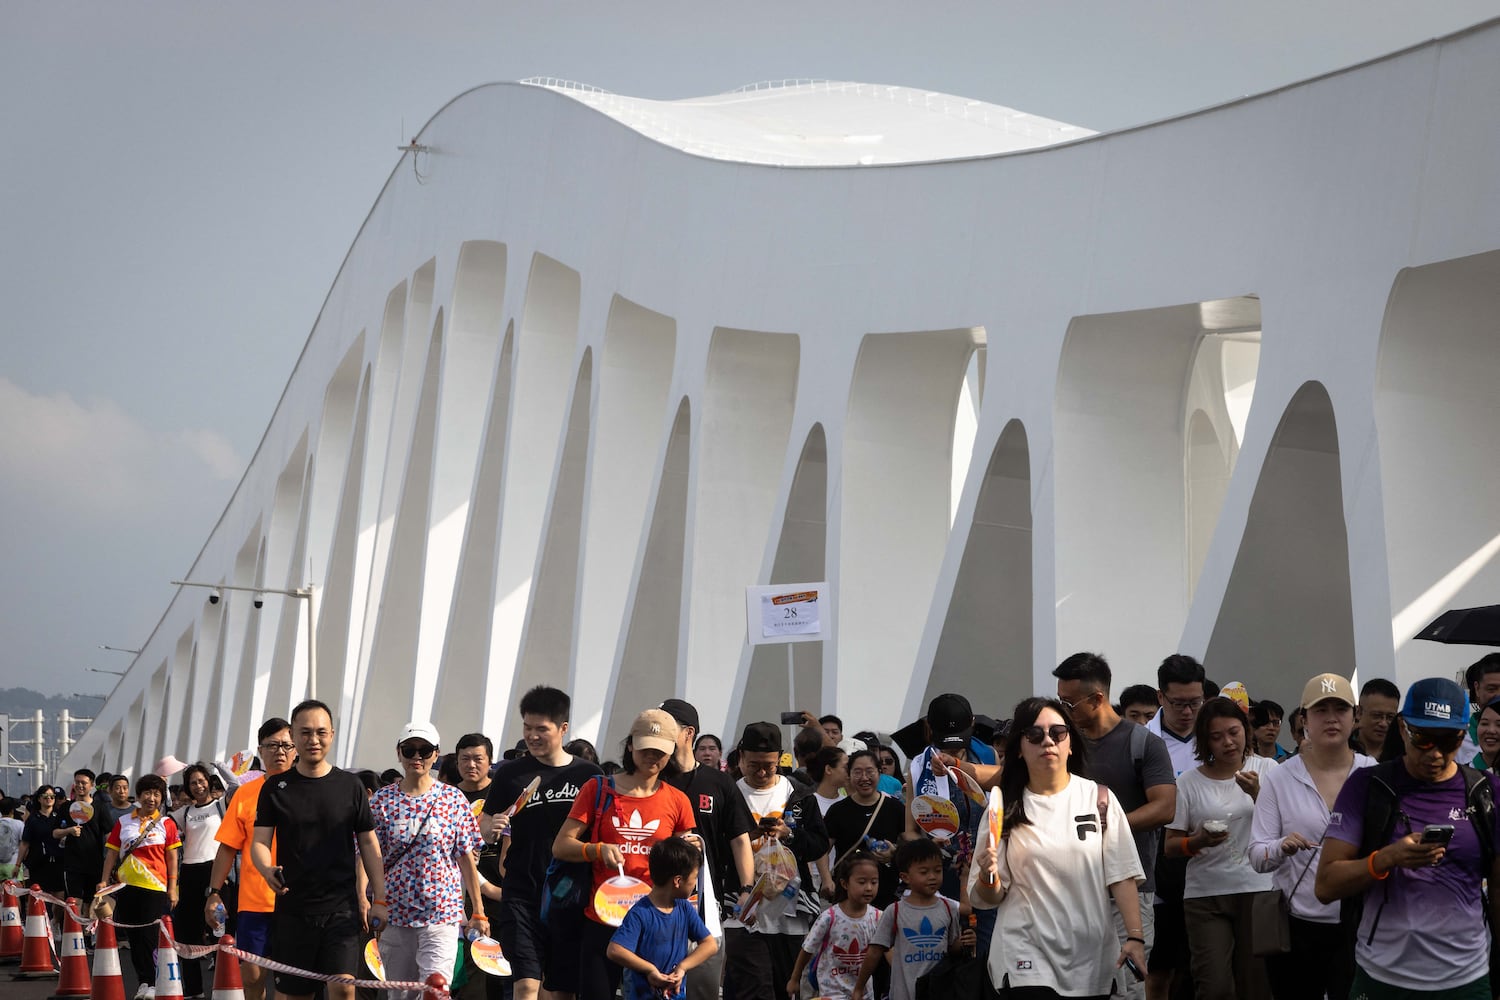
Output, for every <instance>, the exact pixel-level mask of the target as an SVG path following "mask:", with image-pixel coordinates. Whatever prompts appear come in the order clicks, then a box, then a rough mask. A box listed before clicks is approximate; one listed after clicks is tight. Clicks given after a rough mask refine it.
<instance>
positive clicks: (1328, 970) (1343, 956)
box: [1250, 674, 1375, 1000]
mask: <svg viewBox="0 0 1500 1000" xmlns="http://www.w3.org/2000/svg"><path fill="white" fill-rule="evenodd" d="M1301 704H1302V708H1304V709H1305V710H1306V712H1307V736H1306V740H1305V741H1304V742H1303V744H1302V750H1301V752H1300V753H1298V754H1297V755H1296V756H1294V757H1289V758H1287V760H1286V761H1285V762H1284V763H1283V764H1281V765H1280V766H1279V767H1276V768H1273V769H1272V770H1270V771H1268V772H1267V773H1266V774H1265V776H1264V777H1263V778H1262V779H1261V783H1260V797H1259V798H1258V799H1256V800H1255V820H1254V823H1253V824H1252V826H1251V829H1250V863H1251V864H1252V865H1254V866H1255V870H1256V871H1259V872H1271V873H1274V878H1275V880H1276V888H1277V889H1278V890H1279V891H1280V892H1281V894H1282V895H1283V896H1285V897H1286V898H1287V900H1288V902H1289V904H1290V908H1291V924H1292V934H1291V940H1292V949H1291V951H1289V952H1287V953H1286V954H1284V955H1276V956H1273V957H1271V958H1268V959H1266V972H1267V974H1268V975H1269V977H1270V980H1271V993H1272V995H1273V996H1275V997H1276V998H1277V1000H1295V998H1299V997H1321V996H1323V995H1324V994H1325V993H1326V994H1327V995H1328V996H1331V997H1344V996H1348V995H1349V986H1350V983H1351V982H1352V981H1353V979H1354V942H1353V940H1352V939H1350V938H1349V936H1348V935H1347V934H1344V933H1343V932H1342V930H1341V928H1340V927H1339V904H1338V903H1320V902H1318V898H1317V896H1316V895H1314V893H1313V886H1314V884H1315V883H1316V882H1317V875H1318V872H1317V865H1318V853H1319V852H1320V851H1321V850H1322V846H1323V834H1324V833H1326V832H1327V830H1328V821H1329V816H1330V812H1331V810H1332V809H1333V805H1334V802H1335V801H1337V799H1338V795H1339V790H1340V789H1342V788H1343V787H1344V781H1345V779H1346V778H1348V777H1349V775H1350V774H1351V773H1352V772H1353V771H1355V770H1356V769H1358V768H1361V767H1373V766H1374V764H1375V760H1374V758H1372V757H1366V756H1365V755H1364V754H1362V753H1355V752H1354V750H1353V749H1351V748H1350V746H1349V734H1350V733H1352V732H1353V731H1354V688H1353V687H1352V686H1351V685H1350V683H1349V682H1348V681H1347V680H1345V679H1344V678H1342V677H1339V676H1338V675H1337V674H1319V675H1318V676H1317V677H1314V678H1313V679H1312V680H1310V681H1308V682H1307V686H1306V687H1305V688H1304V689H1303V691H1302V702H1301Z"/></svg>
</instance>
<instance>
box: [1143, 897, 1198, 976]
mask: <svg viewBox="0 0 1500 1000" xmlns="http://www.w3.org/2000/svg"><path fill="white" fill-rule="evenodd" d="M1146 965H1147V967H1148V968H1149V969H1150V971H1152V972H1171V971H1172V970H1174V969H1186V968H1188V965H1189V958H1188V940H1187V917H1186V915H1184V913H1183V911H1182V900H1180V899H1179V900H1176V901H1175V902H1173V901H1171V900H1168V901H1167V902H1162V901H1160V900H1158V901H1157V903H1156V943H1155V944H1153V945H1152V946H1151V954H1150V955H1149V956H1148V957H1147V960H1146Z"/></svg>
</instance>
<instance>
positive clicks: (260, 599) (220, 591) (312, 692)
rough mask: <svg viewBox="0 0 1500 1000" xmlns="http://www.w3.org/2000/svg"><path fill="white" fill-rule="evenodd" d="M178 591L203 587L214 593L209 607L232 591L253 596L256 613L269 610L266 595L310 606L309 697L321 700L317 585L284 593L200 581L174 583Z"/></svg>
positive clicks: (308, 618)
mask: <svg viewBox="0 0 1500 1000" xmlns="http://www.w3.org/2000/svg"><path fill="white" fill-rule="evenodd" d="M172 586H174V587H203V588H205V589H207V590H211V591H213V593H211V594H209V595H208V603H209V604H218V603H219V602H220V601H222V600H223V599H224V595H225V594H226V593H227V592H229V591H237V592H241V593H246V594H251V595H253V596H252V597H251V598H250V603H251V605H252V606H253V607H254V608H255V610H256V611H259V610H261V609H262V608H264V607H265V606H266V595H267V594H276V595H279V596H281V597H297V598H301V599H302V600H304V601H306V602H307V696H308V697H309V698H316V697H317V696H318V588H317V586H316V585H315V584H311V583H309V584H307V585H305V586H302V587H295V588H292V589H283V588H278V587H241V586H237V585H235V584H232V583H203V582H200V581H198V580H173V581H172Z"/></svg>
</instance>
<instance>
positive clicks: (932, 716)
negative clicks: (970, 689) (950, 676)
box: [927, 694, 974, 753]
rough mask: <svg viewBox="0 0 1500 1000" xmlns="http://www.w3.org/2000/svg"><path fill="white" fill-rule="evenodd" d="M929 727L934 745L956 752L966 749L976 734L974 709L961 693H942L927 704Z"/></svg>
mask: <svg viewBox="0 0 1500 1000" xmlns="http://www.w3.org/2000/svg"><path fill="white" fill-rule="evenodd" d="M927 728H928V729H930V730H931V731H932V745H933V746H935V747H937V748H938V749H939V750H946V751H948V752H949V753H956V752H957V751H960V750H966V749H968V746H969V739H970V737H972V736H973V735H974V709H973V708H971V707H970V706H969V699H967V698H965V697H964V696H963V695H961V694H940V695H938V696H937V697H936V698H934V699H932V702H931V703H930V704H929V705H928V706H927Z"/></svg>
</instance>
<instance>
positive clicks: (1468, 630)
mask: <svg viewBox="0 0 1500 1000" xmlns="http://www.w3.org/2000/svg"><path fill="white" fill-rule="evenodd" d="M1415 638H1417V639H1429V640H1431V641H1432V642H1446V643H1449V644H1452V645H1462V646H1500V604H1491V605H1488V606H1486V607H1483V608H1455V609H1454V610H1452V611H1444V612H1443V613H1442V614H1440V615H1438V617H1437V620H1436V621H1434V622H1433V623H1432V624H1431V625H1428V626H1427V627H1426V628H1424V629H1423V630H1422V631H1420V632H1418V633H1417V634H1416V636H1415Z"/></svg>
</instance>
